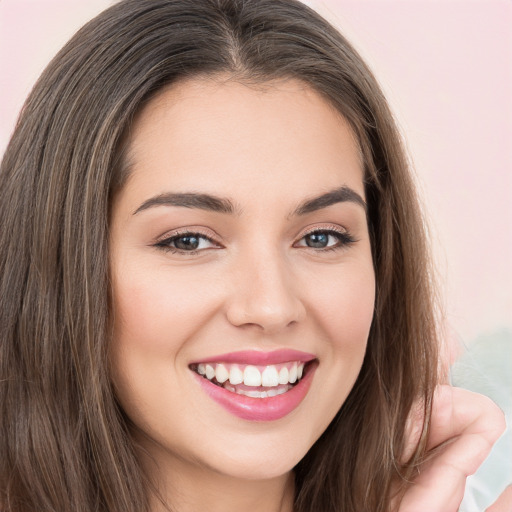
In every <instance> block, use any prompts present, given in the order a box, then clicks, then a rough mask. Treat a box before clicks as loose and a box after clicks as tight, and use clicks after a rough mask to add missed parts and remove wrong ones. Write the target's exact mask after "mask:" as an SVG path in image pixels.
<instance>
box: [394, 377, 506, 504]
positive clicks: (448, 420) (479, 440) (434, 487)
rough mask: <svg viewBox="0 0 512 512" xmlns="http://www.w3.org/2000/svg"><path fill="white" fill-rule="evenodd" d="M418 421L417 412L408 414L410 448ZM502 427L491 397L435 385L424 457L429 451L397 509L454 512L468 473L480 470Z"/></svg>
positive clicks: (418, 425) (501, 418)
mask: <svg viewBox="0 0 512 512" xmlns="http://www.w3.org/2000/svg"><path fill="white" fill-rule="evenodd" d="M421 423H422V417H421V414H418V413H414V414H412V415H411V418H410V423H409V427H408V432H409V435H408V437H409V441H408V444H407V446H406V452H408V453H410V451H411V450H412V447H413V446H414V445H415V443H416V442H417V439H418V433H419V432H420V431H421ZM504 430H505V418H504V415H503V413H502V412H501V410H500V409H499V408H498V407H497V406H496V405H495V404H494V403H493V402H492V401H491V400H490V399H489V398H487V397H485V396H483V395H479V394H477V393H472V392H470V391H466V390H464V389H460V388H454V387H451V386H439V387H438V388H437V390H436V392H435V395H434V402H433V406H432V421H431V430H430V435H429V439H428V444H427V451H428V452H430V453H427V456H428V455H431V456H428V457H427V460H426V462H425V463H424V464H423V465H422V466H421V467H420V468H419V474H418V476H417V477H416V478H415V479H414V481H413V483H412V484H411V485H410V487H409V488H408V489H407V491H406V493H405V495H404V497H403V500H402V501H401V503H400V505H399V508H398V512H426V511H428V512H457V510H458V508H459V505H460V503H461V501H462V498H463V497H464V488H465V484H466V478H467V477H468V476H469V475H471V474H473V473H474V472H475V471H476V470H477V469H478V467H479V466H480V464H481V463H482V462H483V461H484V459H485V458H486V457H487V455H488V454H489V452H490V450H491V448H492V445H493V444H494V443H495V442H496V440H497V439H498V438H499V437H500V435H501V434H502V433H503V431H504ZM491 510H492V509H491ZM497 510H501V509H497Z"/></svg>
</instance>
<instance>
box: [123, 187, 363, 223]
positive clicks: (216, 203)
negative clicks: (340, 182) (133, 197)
mask: <svg viewBox="0 0 512 512" xmlns="http://www.w3.org/2000/svg"><path fill="white" fill-rule="evenodd" d="M344 202H351V203H355V204H358V205H359V206H361V207H362V208H363V209H364V210H365V211H366V203H365V201H364V199H363V198H362V197H361V196H360V195H359V194H358V193H357V192H356V191H355V190H353V189H351V188H349V187H346V186H342V187H339V188H337V189H334V190H331V191H329V192H326V193H325V194H322V195H320V196H317V197H313V198H312V199H307V200H306V201H304V202H303V203H301V204H299V206H298V207H297V208H296V209H295V210H294V211H293V212H292V216H301V215H306V214H308V213H312V212H315V211H317V210H321V209H323V208H327V207H328V206H331V205H333V204H337V203H344ZM155 206H179V207H182V208H198V209H200V210H207V211H212V212H217V213H227V214H231V215H233V214H235V213H237V214H239V213H240V211H241V209H240V208H237V207H235V205H234V204H233V202H232V201H231V200H229V199H227V198H223V197H217V196H212V195H210V194H199V193H195V192H186V193H165V194H160V195H158V196H154V197H151V198H150V199H148V200H146V201H144V202H143V203H142V204H141V205H140V206H139V207H138V208H137V209H136V210H135V211H134V212H133V215H135V214H137V213H139V212H141V211H144V210H147V209H148V208H152V207H155Z"/></svg>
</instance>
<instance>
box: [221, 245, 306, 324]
mask: <svg viewBox="0 0 512 512" xmlns="http://www.w3.org/2000/svg"><path fill="white" fill-rule="evenodd" d="M236 267H237V268H236V271H235V272H234V277H235V279H234V283H233V287H232V293H231V297H230V300H229V305H228V309H227V316H228V319H229V321H230V322H231V323H232V324H233V325H236V326H241V325H248V324H252V325H257V326H259V327H260V328H262V329H264V330H266V331H272V330H278V329H281V328H284V327H286V326H288V325H290V324H292V323H294V322H298V321H300V320H302V318H303V317H304V315H305V309H304V306H303V304H302V302H301V300H300V297H299V296H298V293H297V290H296V286H295V284H296V283H294V279H293V272H292V269H291V267H290V263H289V262H288V261H287V260H286V257H285V255H284V254H282V252H281V251H280V250H279V248H277V247H269V246H267V247H265V248H264V249H260V250H248V251H246V252H244V253H242V254H240V255H239V257H238V258H237V263H236Z"/></svg>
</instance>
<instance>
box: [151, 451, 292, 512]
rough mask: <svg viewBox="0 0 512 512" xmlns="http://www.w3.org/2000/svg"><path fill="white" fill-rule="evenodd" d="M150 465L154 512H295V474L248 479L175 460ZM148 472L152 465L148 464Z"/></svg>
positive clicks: (152, 511) (152, 510)
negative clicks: (205, 511) (153, 490)
mask: <svg viewBox="0 0 512 512" xmlns="http://www.w3.org/2000/svg"><path fill="white" fill-rule="evenodd" d="M162 462H163V461H161V460H160V461H158V470H157V469H156V464H155V462H154V461H153V463H151V464H150V466H152V468H153V471H150V472H149V477H150V479H151V480H152V481H153V482H154V483H155V488H156V490H155V492H154V493H153V495H152V498H151V502H150V503H151V507H150V510H151V512H170V511H173V512H174V511H176V512H198V511H203V510H208V512H239V511H240V510H250V511H251V512H292V511H293V501H294V489H295V486H294V474H293V472H292V471H290V472H288V473H286V474H284V475H280V476H277V477H274V478H269V479H254V480H252V479H251V480H249V479H244V478H236V477H233V476H231V475H225V474H221V473H219V472H217V471H214V470H212V469H211V468H207V467H206V468H205V467H201V466H197V465H195V464H193V463H191V462H189V461H183V460H177V459H174V460H172V462H171V461H169V460H168V461H166V462H165V463H164V464H165V465H164V466H163V465H162ZM145 466H146V469H148V465H147V464H146V465H145Z"/></svg>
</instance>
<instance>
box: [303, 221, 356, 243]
mask: <svg viewBox="0 0 512 512" xmlns="http://www.w3.org/2000/svg"><path fill="white" fill-rule="evenodd" d="M317 231H334V232H336V233H339V234H340V235H350V232H349V230H348V229H346V228H343V227H341V226H339V225H337V224H315V225H314V226H309V227H307V228H306V229H305V230H304V231H301V232H300V234H299V235H298V237H297V240H300V239H302V238H304V237H305V236H307V235H310V234H311V233H316V232H317Z"/></svg>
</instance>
